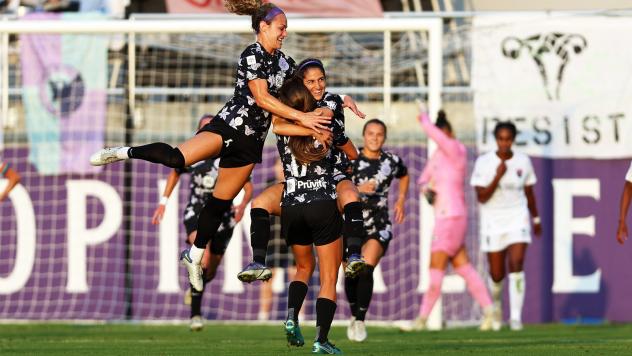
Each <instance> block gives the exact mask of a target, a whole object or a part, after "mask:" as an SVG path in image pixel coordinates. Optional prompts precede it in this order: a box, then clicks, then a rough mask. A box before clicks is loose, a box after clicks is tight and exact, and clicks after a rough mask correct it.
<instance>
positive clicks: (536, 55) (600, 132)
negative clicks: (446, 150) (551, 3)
mask: <svg viewBox="0 0 632 356" xmlns="http://www.w3.org/2000/svg"><path fill="white" fill-rule="evenodd" d="M630 33H632V22H631V21H630V20H629V19H628V18H613V17H577V16H569V15H564V16H561V15H556V16H549V15H545V14H542V15H520V16H511V15H502V16H480V17H476V18H474V23H473V33H472V61H473V63H472V87H473V89H474V114H475V117H476V129H477V145H478V148H479V149H480V150H482V151H489V150H493V149H495V147H496V143H495V140H494V138H493V129H494V125H495V123H496V121H498V120H502V121H505V120H511V121H513V122H514V123H515V124H516V126H517V127H518V131H519V133H518V136H517V138H516V142H515V143H516V145H517V147H519V148H520V149H521V151H524V152H526V153H527V154H529V155H532V156H540V157H552V158H600V159H609V158H625V157H632V122H631V121H632V36H629V35H628V34H630Z"/></svg>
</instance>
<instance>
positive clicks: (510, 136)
mask: <svg viewBox="0 0 632 356" xmlns="http://www.w3.org/2000/svg"><path fill="white" fill-rule="evenodd" d="M494 137H495V138H496V144H497V146H498V148H497V150H496V151H491V152H488V153H486V154H483V155H481V156H479V157H478V158H477V159H476V163H475V165H474V172H472V178H471V180H470V184H471V185H472V186H473V187H474V188H475V190H476V196H477V198H478V202H479V208H480V225H479V228H480V239H481V250H482V251H483V252H486V253H487V259H488V262H489V274H490V275H491V279H492V281H491V290H492V299H493V302H494V322H493V323H492V324H493V325H492V328H493V329H494V330H498V329H500V327H501V324H502V309H501V298H502V287H503V279H504V278H505V264H506V263H508V266H509V305H510V322H509V326H510V328H511V330H522V306H523V303H524V296H525V287H526V282H525V275H524V271H523V264H524V256H525V252H526V250H527V245H528V244H529V243H531V225H533V232H534V233H535V235H536V236H540V234H541V232H542V226H541V224H540V217H539V216H538V209H537V206H536V200H535V194H534V193H533V186H534V185H535V183H536V176H535V172H534V171H533V166H532V165H531V160H530V159H529V157H528V156H527V155H525V154H523V153H520V152H515V151H513V150H512V149H511V147H512V145H513V142H514V140H515V138H516V126H515V125H514V124H513V123H511V122H499V123H498V124H497V125H496V127H495V128H494Z"/></svg>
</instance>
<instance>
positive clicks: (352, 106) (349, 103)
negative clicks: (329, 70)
mask: <svg viewBox="0 0 632 356" xmlns="http://www.w3.org/2000/svg"><path fill="white" fill-rule="evenodd" d="M342 107H344V108H349V110H351V111H353V113H354V114H356V116H357V117H359V118H361V119H364V118H365V117H366V114H364V113H363V112H362V111H360V109H358V105H357V104H356V102H355V100H353V98H352V97H350V96H349V95H347V96H345V98H344V100H343V103H342Z"/></svg>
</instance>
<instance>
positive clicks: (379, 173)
mask: <svg viewBox="0 0 632 356" xmlns="http://www.w3.org/2000/svg"><path fill="white" fill-rule="evenodd" d="M406 174H408V168H407V167H406V165H405V164H404V162H403V161H402V159H401V158H399V156H397V155H396V154H394V153H391V152H386V151H382V152H381V153H380V158H379V159H369V158H367V157H366V156H364V154H362V148H360V154H359V155H358V159H357V160H356V161H355V162H354V163H353V177H352V178H353V183H354V184H355V185H360V184H362V183H366V182H368V181H370V180H373V181H375V184H376V187H375V193H373V194H371V195H366V194H361V195H362V200H363V201H364V202H365V203H366V204H368V205H371V206H375V207H380V208H386V209H388V191H389V189H390V187H391V182H392V181H393V178H401V177H403V176H405V175H406Z"/></svg>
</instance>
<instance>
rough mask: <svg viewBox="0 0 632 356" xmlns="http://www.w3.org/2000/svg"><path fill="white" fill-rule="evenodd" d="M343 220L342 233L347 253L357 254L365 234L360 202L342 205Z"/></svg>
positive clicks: (359, 251) (360, 249)
mask: <svg viewBox="0 0 632 356" xmlns="http://www.w3.org/2000/svg"><path fill="white" fill-rule="evenodd" d="M343 210H344V214H345V220H344V225H343V228H342V234H343V237H344V239H345V245H346V247H347V252H348V255H352V254H357V255H359V254H360V253H361V251H362V242H364V238H365V236H366V230H364V219H363V218H362V203H360V202H352V203H349V204H347V205H345V207H344V209H343Z"/></svg>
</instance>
